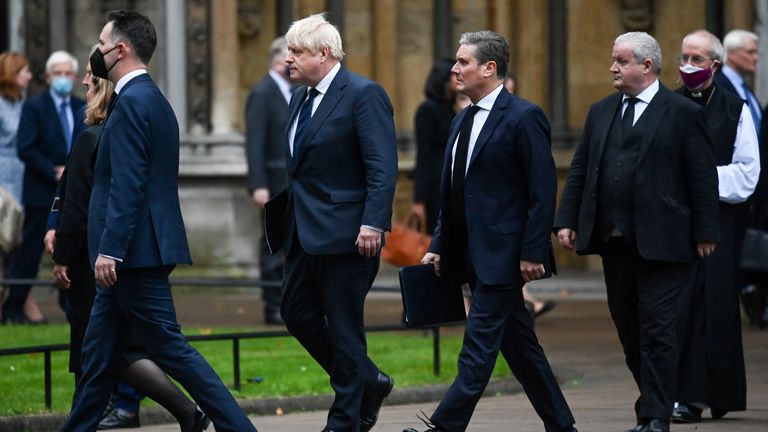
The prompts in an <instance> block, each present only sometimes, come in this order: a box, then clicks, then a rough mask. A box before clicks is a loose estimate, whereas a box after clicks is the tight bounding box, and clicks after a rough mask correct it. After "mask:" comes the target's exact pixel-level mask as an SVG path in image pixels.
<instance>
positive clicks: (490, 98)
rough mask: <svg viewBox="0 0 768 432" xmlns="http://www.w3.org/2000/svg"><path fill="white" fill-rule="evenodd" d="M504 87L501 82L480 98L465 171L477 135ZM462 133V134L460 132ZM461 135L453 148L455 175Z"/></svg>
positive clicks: (466, 169) (452, 158) (466, 168)
mask: <svg viewBox="0 0 768 432" xmlns="http://www.w3.org/2000/svg"><path fill="white" fill-rule="evenodd" d="M503 89H504V85H503V84H501V85H499V86H498V87H496V88H495V89H494V90H493V91H492V92H490V93H488V94H487V95H485V97H484V98H482V99H480V100H479V101H478V102H477V104H475V105H477V106H478V107H479V108H480V109H479V110H478V111H477V113H476V114H475V119H474V122H473V123H472V132H470V134H469V148H468V149H467V165H466V166H465V167H464V173H465V174H466V172H467V171H469V163H470V161H471V160H472V152H473V151H474V150H475V143H476V142H477V137H478V136H480V131H482V130H483V126H485V121H486V120H488V115H490V114H491V109H492V108H493V104H494V103H496V98H497V97H499V93H501V91H502V90H503ZM459 135H461V134H459ZM459 135H456V140H455V141H454V142H453V150H451V175H453V169H454V167H453V160H455V159H456V144H457V143H458V142H459Z"/></svg>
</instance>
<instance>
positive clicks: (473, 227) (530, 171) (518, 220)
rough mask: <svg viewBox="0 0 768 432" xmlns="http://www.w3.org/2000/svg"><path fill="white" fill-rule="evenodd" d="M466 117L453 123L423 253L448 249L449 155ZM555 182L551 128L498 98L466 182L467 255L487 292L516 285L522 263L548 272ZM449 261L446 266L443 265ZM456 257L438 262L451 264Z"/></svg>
mask: <svg viewBox="0 0 768 432" xmlns="http://www.w3.org/2000/svg"><path fill="white" fill-rule="evenodd" d="M466 113H467V109H465V110H463V111H462V112H460V113H459V114H457V115H456V118H455V119H454V120H453V123H452V125H451V133H450V135H449V137H448V144H447V145H446V149H445V157H444V159H443V174H442V182H441V186H440V190H441V216H440V218H439V219H438V224H437V227H436V228H435V233H434V236H433V237H432V243H431V245H430V247H429V251H430V252H433V253H437V254H442V253H443V252H446V251H449V250H450V249H451V248H450V247H446V246H447V244H448V242H449V241H450V238H449V236H450V233H449V232H448V231H447V230H446V229H445V227H446V226H447V215H448V214H449V212H450V211H449V204H450V203H449V201H450V194H451V175H452V171H451V166H452V155H451V153H452V149H453V144H454V142H455V141H456V137H457V136H458V134H459V129H460V128H461V122H462V121H463V120H464V116H465V115H466ZM556 190H557V176H556V175H555V163H554V160H553V159H552V152H551V147H550V127H549V122H548V121H547V118H546V116H545V115H544V112H543V111H542V110H541V108H539V107H537V106H536V105H534V104H532V103H530V102H528V101H526V100H524V99H521V98H519V97H517V96H513V95H510V94H509V93H507V91H505V90H503V89H502V91H501V92H500V93H499V96H498V97H497V98H496V102H495V103H494V105H493V109H492V110H491V112H490V114H489V115H488V119H487V120H486V122H485V124H484V125H483V129H482V130H481V131H480V135H479V136H478V138H477V141H476V143H475V147H474V149H473V151H472V155H471V156H470V164H469V170H468V171H467V173H466V178H465V181H464V193H465V197H464V199H465V207H466V218H467V231H468V235H469V254H470V257H471V259H472V265H473V267H474V270H475V273H476V275H477V278H478V279H479V280H480V282H482V283H483V284H487V285H507V286H514V285H522V283H523V279H522V276H521V275H520V260H526V261H531V262H535V263H542V264H544V265H545V268H546V269H547V270H549V271H551V270H552V268H553V266H554V261H553V260H552V254H551V243H550V239H549V236H550V230H551V229H552V223H553V220H554V214H555V199H556ZM446 259H447V260H446ZM460 260H461V258H460V257H448V256H441V261H442V262H444V263H446V262H453V263H457V262H459V261H460Z"/></svg>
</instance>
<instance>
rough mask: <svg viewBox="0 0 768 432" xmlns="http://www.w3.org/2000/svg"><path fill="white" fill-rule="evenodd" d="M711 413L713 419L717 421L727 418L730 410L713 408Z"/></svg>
mask: <svg viewBox="0 0 768 432" xmlns="http://www.w3.org/2000/svg"><path fill="white" fill-rule="evenodd" d="M710 411H711V412H712V418H713V419H715V420H717V419H721V418H723V417H725V415H726V414H728V410H723V409H717V408H711V409H710Z"/></svg>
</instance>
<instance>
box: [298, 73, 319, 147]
mask: <svg viewBox="0 0 768 432" xmlns="http://www.w3.org/2000/svg"><path fill="white" fill-rule="evenodd" d="M307 93H308V94H309V97H308V98H307V100H305V101H304V104H303V105H302V106H301V111H299V119H298V120H297V121H296V134H295V135H293V157H294V158H295V157H296V156H297V155H298V154H299V143H300V142H301V136H302V135H303V134H304V130H305V129H306V128H307V124H308V123H309V120H310V119H311V118H312V103H313V102H314V101H315V97H317V95H318V94H320V92H319V91H317V89H315V88H313V89H309V90H308V91H307Z"/></svg>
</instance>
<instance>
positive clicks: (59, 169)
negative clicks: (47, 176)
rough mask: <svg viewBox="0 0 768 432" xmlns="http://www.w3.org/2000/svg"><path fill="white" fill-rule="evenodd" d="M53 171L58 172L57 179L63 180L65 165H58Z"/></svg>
mask: <svg viewBox="0 0 768 432" xmlns="http://www.w3.org/2000/svg"><path fill="white" fill-rule="evenodd" d="M53 172H55V173H56V181H59V180H61V175H62V174H64V165H56V166H55V167H53Z"/></svg>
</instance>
